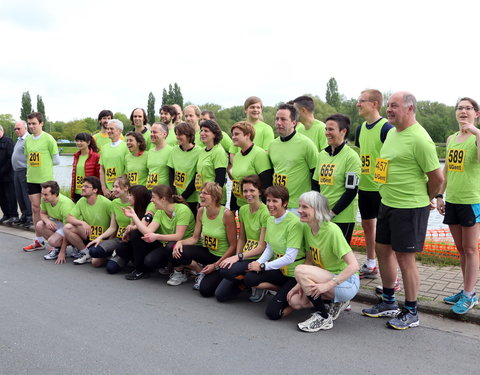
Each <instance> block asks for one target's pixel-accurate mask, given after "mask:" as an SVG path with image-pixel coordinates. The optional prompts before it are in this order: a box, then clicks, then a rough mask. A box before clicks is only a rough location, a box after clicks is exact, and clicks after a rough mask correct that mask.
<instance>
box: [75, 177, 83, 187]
mask: <svg viewBox="0 0 480 375" xmlns="http://www.w3.org/2000/svg"><path fill="white" fill-rule="evenodd" d="M84 180H85V177H84V176H75V189H76V190H81V189H82V185H83V181H84Z"/></svg>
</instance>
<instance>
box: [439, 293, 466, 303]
mask: <svg viewBox="0 0 480 375" xmlns="http://www.w3.org/2000/svg"><path fill="white" fill-rule="evenodd" d="M461 296H463V290H461V291H460V292H458V293H457V294H454V295H453V296H448V297H445V298H444V299H443V302H445V303H447V304H449V305H455V304H456V303H457V302H458V301H459V300H460V297H461Z"/></svg>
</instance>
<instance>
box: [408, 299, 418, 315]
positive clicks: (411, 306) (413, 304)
mask: <svg viewBox="0 0 480 375" xmlns="http://www.w3.org/2000/svg"><path fill="white" fill-rule="evenodd" d="M405 308H406V309H407V310H408V311H410V313H412V314H413V315H415V314H416V313H417V301H405Z"/></svg>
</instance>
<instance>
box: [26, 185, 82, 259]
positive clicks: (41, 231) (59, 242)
mask: <svg viewBox="0 0 480 375" xmlns="http://www.w3.org/2000/svg"><path fill="white" fill-rule="evenodd" d="M40 186H41V188H42V203H41V205H40V207H41V210H40V221H39V222H38V223H37V225H36V226H35V235H36V236H38V237H43V238H45V239H46V240H47V241H48V244H49V245H50V246H51V248H50V251H49V252H48V254H46V255H44V256H43V258H44V259H46V260H53V259H57V257H58V256H59V253H60V252H61V251H63V253H65V248H66V247H67V243H66V241H65V243H64V240H65V235H64V233H63V226H64V224H65V222H66V219H67V216H68V215H69V214H70V212H71V211H72V209H73V207H74V206H75V203H73V202H72V200H71V199H69V198H67V197H66V196H64V195H62V194H60V187H59V186H58V183H57V182H56V181H47V182H44V183H42V184H41V185H40ZM63 262H64V261H63ZM63 262H62V261H60V262H57V263H63Z"/></svg>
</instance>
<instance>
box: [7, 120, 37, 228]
mask: <svg viewBox="0 0 480 375" xmlns="http://www.w3.org/2000/svg"><path fill="white" fill-rule="evenodd" d="M14 130H15V133H16V134H17V137H18V138H17V142H16V143H15V147H14V148H13V154H12V168H13V182H14V185H15V195H16V198H17V202H18V206H19V207H20V211H21V212H22V215H21V216H20V218H18V219H17V220H16V221H14V222H13V224H16V225H22V226H24V227H25V228H28V227H30V226H31V225H32V204H31V203H30V199H29V198H28V189H27V156H26V155H25V154H24V148H25V139H26V138H27V137H28V136H29V135H30V134H29V133H28V130H27V123H26V122H25V121H23V120H21V121H17V122H16V123H15V128H14Z"/></svg>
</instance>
